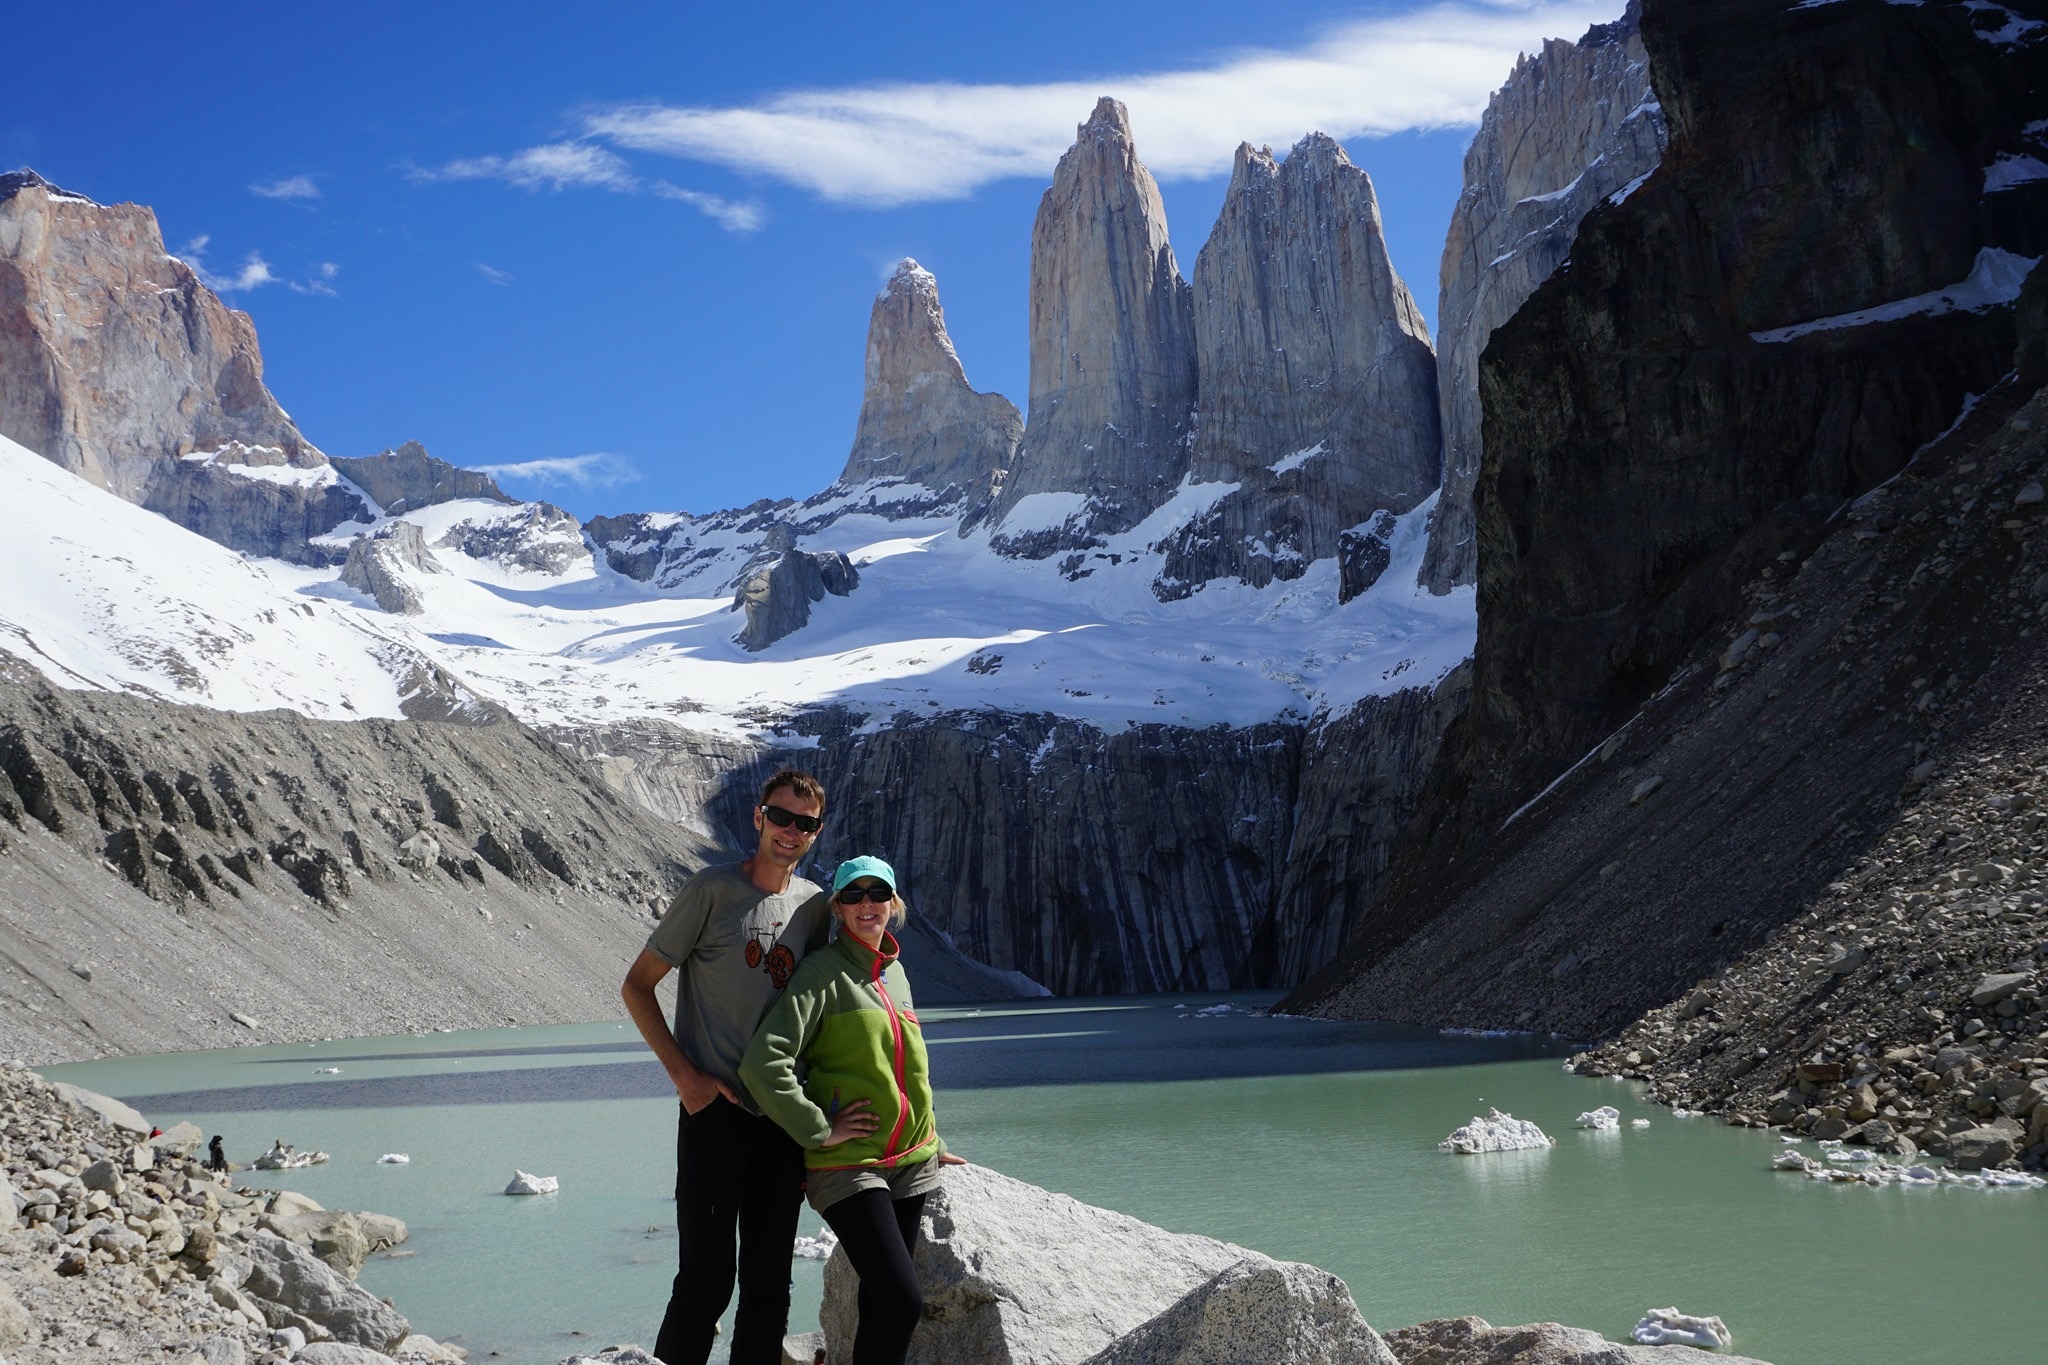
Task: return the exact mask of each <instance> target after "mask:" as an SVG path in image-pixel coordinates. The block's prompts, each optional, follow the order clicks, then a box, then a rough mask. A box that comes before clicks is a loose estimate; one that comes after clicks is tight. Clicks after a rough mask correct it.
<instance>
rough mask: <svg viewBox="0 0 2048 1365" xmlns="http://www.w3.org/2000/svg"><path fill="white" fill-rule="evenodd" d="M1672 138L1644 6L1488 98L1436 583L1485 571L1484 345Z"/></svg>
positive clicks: (1450, 329)
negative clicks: (1479, 520) (1477, 530)
mask: <svg viewBox="0 0 2048 1365" xmlns="http://www.w3.org/2000/svg"><path fill="white" fill-rule="evenodd" d="M1664 139H1665V130H1664V113H1663V110H1662V108H1661V107H1660V106H1659V104H1658V103H1657V96H1656V93H1655V91H1654V90H1652V89H1651V86H1650V59H1649V54H1648V53H1647V51H1646V50H1645V49H1644V47H1643V38H1642V16H1641V11H1640V7H1639V5H1638V4H1637V3H1635V0H1631V3H1630V4H1629V7H1628V9H1627V11H1626V12H1624V13H1623V15H1622V17H1621V18H1620V19H1619V20H1617V21H1616V22H1614V23H1611V24H1597V25H1595V26H1594V27H1592V28H1590V29H1588V30H1587V31H1586V34H1585V36H1584V37H1582V38H1580V39H1579V41H1578V42H1576V43H1571V42H1566V41H1565V40H1563V39H1555V38H1554V39H1552V40H1551V41H1549V42H1547V43H1545V44H1544V45H1543V50H1542V51H1541V52H1539V53H1537V54H1536V55H1535V56H1534V57H1529V56H1524V57H1522V58H1521V59H1520V60H1519V61H1517V62H1516V63H1515V69H1514V72H1513V74H1511V75H1510V76H1509V77H1508V79H1507V83H1506V84H1504V85H1502V86H1501V88H1500V89H1499V90H1498V91H1496V92H1495V93H1494V96H1493V99H1492V101H1491V102H1490V103H1489V104H1488V105H1487V108H1486V113H1485V115H1484V117H1482V118H1481V119H1480V122H1479V132H1478V133H1477V134H1476V135H1475V136H1474V137H1473V139H1472V145H1471V147H1469V148H1468V149H1467V150H1466V152H1465V188H1464V191H1463V193H1461V194H1460V195H1459V196H1458V205H1457V208H1456V209H1455V210H1453V212H1452V215H1451V227H1450V232H1449V234H1448V235H1447V236H1446V237H1445V239H1444V257H1443V270H1442V274H1441V287H1440V292H1439V293H1438V296H1437V361H1436V363H1437V391H1438V396H1439V401H1440V402H1441V404H1442V411H1443V485H1444V492H1443V498H1442V500H1441V501H1440V502H1439V503H1438V504H1437V511H1436V520H1435V523H1434V524H1433V526H1432V527H1431V535H1430V545H1429V555H1428V557H1427V558H1425V559H1424V561H1423V566H1422V581H1423V583H1424V584H1425V585H1427V586H1428V587H1429V588H1430V589H1431V591H1434V592H1448V591H1450V590H1451V589H1452V588H1454V587H1457V586H1460V585H1462V584H1466V583H1470V582H1472V581H1473V578H1474V575H1475V574H1476V572H1477V562H1478V561H1477V554H1476V545H1477V542H1476V540H1475V538H1474V531H1473V523H1472V489H1473V485H1474V483H1475V481H1476V480H1477V479H1478V476H1479V456H1480V449H1481V433H1480V420H1479V356H1480V353H1481V352H1483V351H1484V350H1485V349H1486V343H1487V341H1488V340H1489V339H1490V338H1491V337H1492V336H1493V330H1494V328H1496V327H1498V326H1500V325H1501V324H1502V323H1503V322H1506V321H1507V320H1508V319H1509V318H1510V317H1513V316H1514V314H1515V310H1516V309H1518V308H1520V307H1521V306H1522V302H1523V300H1525V299H1527V298H1528V297H1529V295H1530V294H1531V293H1533V292H1534V291H1535V289H1536V286H1537V285H1539V284H1541V283H1543V281H1544V280H1546V279H1548V278H1549V277H1550V275H1551V274H1552V272H1554V271H1555V270H1556V269H1557V268H1558V266H1560V265H1561V264H1563V263H1564V260H1565V258H1566V257H1567V256H1569V255H1570V254H1571V246H1572V238H1573V237H1574V236H1576V235H1577V233H1578V230H1579V222H1580V220H1581V219H1583V218H1584V217H1585V216H1586V214H1587V213H1588V212H1590V211H1591V210H1592V209H1593V208H1595V207H1596V206H1597V205H1599V204H1601V203H1603V202H1605V201H1606V200H1607V199H1609V198H1610V197H1612V196H1615V195H1618V194H1621V193H1623V192H1624V191H1626V190H1627V189H1628V187H1629V186H1631V185H1633V184H1635V183H1636V182H1638V181H1639V180H1640V179H1641V178H1642V177H1643V176H1646V175H1648V174H1649V173H1650V172H1651V171H1652V170H1654V169H1655V168H1656V166H1657V161H1658V158H1659V157H1660V156H1661V155H1662V153H1663V148H1664Z"/></svg>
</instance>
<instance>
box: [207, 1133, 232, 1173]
mask: <svg viewBox="0 0 2048 1365" xmlns="http://www.w3.org/2000/svg"><path fill="white" fill-rule="evenodd" d="M227 1168H228V1154H227V1153H226V1152H224V1151H222V1150H221V1146H220V1134H219V1133H215V1134H214V1135H213V1141H211V1142H209V1143H207V1144H206V1169H207V1170H209V1171H225V1170H226V1169H227Z"/></svg>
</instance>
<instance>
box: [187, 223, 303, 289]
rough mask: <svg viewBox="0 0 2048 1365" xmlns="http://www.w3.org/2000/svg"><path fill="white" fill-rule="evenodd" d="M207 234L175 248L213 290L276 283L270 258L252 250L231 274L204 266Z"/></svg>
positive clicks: (276, 279)
mask: <svg viewBox="0 0 2048 1365" xmlns="http://www.w3.org/2000/svg"><path fill="white" fill-rule="evenodd" d="M211 240H213V239H212V238H211V237H207V236H199V237H194V238H193V239H192V240H191V241H189V242H187V243H185V245H184V246H182V247H180V248H179V250H178V259H179V260H181V261H183V262H184V263H185V264H186V265H189V266H191V267H192V273H193V274H195V275H197V276H198V277H199V282H200V283H201V284H204V285H205V286H206V287H207V288H208V289H211V290H212V291H213V292H214V293H216V294H235V293H240V292H241V291H243V290H247V289H260V288H261V287H263V286H264V285H266V284H277V283H280V282H281V279H282V277H281V276H279V275H278V274H277V273H276V272H275V271H273V270H272V269H271V268H270V262H268V261H266V260H264V259H263V257H262V256H260V255H258V254H257V253H256V252H254V251H252V252H250V253H249V255H248V256H247V257H246V258H245V259H244V260H243V261H242V268H241V269H240V270H237V271H235V272H234V273H233V274H231V275H216V274H215V273H214V272H213V271H211V270H209V269H208V268H207V266H206V244H207V243H208V242H209V241H211Z"/></svg>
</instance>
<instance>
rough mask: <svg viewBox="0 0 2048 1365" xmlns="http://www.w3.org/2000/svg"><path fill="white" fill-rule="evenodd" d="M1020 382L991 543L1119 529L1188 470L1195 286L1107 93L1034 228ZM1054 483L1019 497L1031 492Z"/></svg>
mask: <svg viewBox="0 0 2048 1365" xmlns="http://www.w3.org/2000/svg"><path fill="white" fill-rule="evenodd" d="M1030 318H1031V394H1030V403H1029V414H1030V415H1029V418H1028V420H1027V422H1026V425H1025V428H1024V443H1023V445H1022V447H1021V448H1020V449H1019V450H1018V452H1017V456H1016V459H1015V461H1014V463H1013V464H1012V466H1011V468H1010V470H1009V473H1008V475H1007V477H1006V478H1005V480H1004V482H1003V486H1002V490H1001V492H1000V494H999V495H998V496H997V499H996V505H995V518H994V521H995V526H996V535H995V537H994V543H995V544H996V546H997V548H998V549H1000V550H1002V551H1003V552H1004V553H1008V554H1013V555H1021V556H1024V557H1027V558H1034V559H1042V558H1044V557H1046V556H1047V555H1050V554H1052V553H1054V552H1056V551H1058V550H1062V549H1076V548H1081V547H1084V546H1087V545H1091V544H1094V543H1097V538H1098V537H1099V536H1100V535H1102V534H1104V533H1109V532H1115V531H1121V530H1127V529H1129V528H1130V527H1132V526H1134V525H1136V524H1137V523H1138V522H1139V521H1141V520H1143V519H1144V517H1145V515H1146V514H1147V513H1149V512H1151V511H1152V510H1153V509H1154V508H1156V507H1158V506H1159V505H1160V504H1161V503H1163V502H1165V501H1166V499H1167V497H1168V496H1169V495H1171V493H1172V492H1173V490H1174V488H1175V487H1176V486H1177V485H1178V484H1179V483H1180V481H1181V478H1182V476H1183V475H1184V474H1185V473H1186V472H1187V458H1188V451H1187V437H1188V422H1189V414H1190V413H1191V412H1192V410H1193V408H1194V401H1195V344H1194V315H1193V308H1192V295H1191V292H1190V290H1189V288H1188V284H1187V282H1186V281H1185V280H1183V279H1182V278H1181V276H1180V268H1179V266H1178V265H1177V264H1176V263H1175V261H1174V257H1173V247H1172V246H1171V245H1170V244H1169V243H1168V242H1167V237H1166V208H1165V205H1164V204H1163V203H1162V202H1161V200H1160V198H1159V186H1158V185H1157V184H1156V183H1154V181H1153V179H1152V173H1151V172H1150V171H1148V170H1146V169H1145V165H1144V163H1143V162H1141V161H1139V160H1138V154H1137V150H1136V148H1135V145H1134V143H1133V140H1132V136H1131V119H1130V114H1129V113H1128V112H1127V111H1126V110H1125V109H1124V106H1123V105H1122V104H1121V103H1119V102H1118V101H1116V100H1113V99H1110V98H1109V97H1107V96H1104V97H1103V98H1102V99H1101V100H1099V101H1098V102H1097V103H1096V105H1095V111H1094V113H1092V114H1091V115H1089V118H1088V121H1087V122H1086V123H1083V124H1082V125H1081V126H1080V128H1079V129H1078V130H1077V131H1076V137H1075V141H1074V145H1073V146H1072V147H1071V148H1069V149H1068V150H1067V153H1066V155H1064V156H1062V157H1061V158H1060V162H1059V167H1058V169H1056V170H1055V171H1054V172H1053V182H1052V186H1051V188H1049V189H1047V190H1046V192H1045V195H1044V197H1043V198H1042V199H1041V200H1040V201H1039V205H1038V217H1037V219H1036V221H1035V222H1034V223H1033V224H1032V228H1031V293H1030ZM1039 494H1054V495H1058V496H1055V497H1053V498H1051V499H1049V500H1046V501H1044V502H1038V503H1035V504H1029V505H1027V504H1026V499H1031V498H1033V497H1034V495H1039Z"/></svg>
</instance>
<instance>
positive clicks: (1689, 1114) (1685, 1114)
mask: <svg viewBox="0 0 2048 1365" xmlns="http://www.w3.org/2000/svg"><path fill="white" fill-rule="evenodd" d="M1706 1116H1707V1111H1706V1110H1704V1109H1674V1110H1672V1111H1671V1117H1672V1118H1675V1119H1703V1118H1705V1117H1706Z"/></svg>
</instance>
